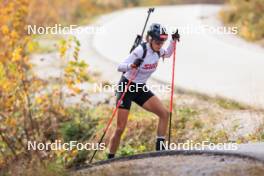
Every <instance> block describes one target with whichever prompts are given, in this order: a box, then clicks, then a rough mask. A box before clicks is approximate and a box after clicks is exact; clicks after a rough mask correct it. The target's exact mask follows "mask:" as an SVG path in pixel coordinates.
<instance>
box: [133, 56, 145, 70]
mask: <svg viewBox="0 0 264 176" xmlns="http://www.w3.org/2000/svg"><path fill="white" fill-rule="evenodd" d="M142 62H143V59H141V58H138V59H136V60H135V61H134V63H133V64H131V68H138V67H139V66H140V65H141V64H142Z"/></svg>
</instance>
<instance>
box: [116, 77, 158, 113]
mask: <svg viewBox="0 0 264 176" xmlns="http://www.w3.org/2000/svg"><path fill="white" fill-rule="evenodd" d="M127 83H128V79H127V78H126V77H124V76H122V77H121V79H120V81H119V83H118V86H117V90H116V98H117V99H116V105H117V104H118V101H119V99H120V98H121V96H122V94H123V92H124V91H125V87H126V85H127ZM152 96H154V94H153V93H152V91H151V90H149V89H148V88H147V86H146V84H144V83H134V82H131V83H130V85H129V87H128V90H127V92H126V93H125V96H124V98H123V100H122V101H121V104H120V106H119V108H122V109H128V110H129V109H130V107H131V104H132V101H134V102H135V103H137V104H138V105H139V106H143V104H144V103H145V102H146V101H148V100H149V99H150V98H151V97H152Z"/></svg>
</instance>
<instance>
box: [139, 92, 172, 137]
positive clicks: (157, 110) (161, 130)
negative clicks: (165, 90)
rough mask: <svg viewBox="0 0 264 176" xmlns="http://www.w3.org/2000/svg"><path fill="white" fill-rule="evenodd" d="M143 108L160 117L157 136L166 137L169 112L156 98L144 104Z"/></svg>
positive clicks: (153, 97)
mask: <svg viewBox="0 0 264 176" xmlns="http://www.w3.org/2000/svg"><path fill="white" fill-rule="evenodd" d="M143 108H144V109H146V110H148V111H150V112H153V113H154V114H156V115H157V116H158V117H159V124H158V131H157V136H165V135H166V131H167V126H168V119H169V111H168V110H166V108H165V107H164V106H163V104H162V103H161V101H160V100H159V99H158V97H156V96H152V97H151V98H150V99H149V100H148V101H146V102H145V103H144V104H143Z"/></svg>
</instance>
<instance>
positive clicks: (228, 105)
mask: <svg viewBox="0 0 264 176" xmlns="http://www.w3.org/2000/svg"><path fill="white" fill-rule="evenodd" d="M215 101H216V103H217V104H218V105H219V106H220V107H222V108H224V109H230V110H245V109H246V106H244V105H242V104H240V103H238V102H236V101H232V100H228V99H224V98H217V99H215Z"/></svg>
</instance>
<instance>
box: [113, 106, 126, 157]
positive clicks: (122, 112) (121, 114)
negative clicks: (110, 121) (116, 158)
mask: <svg viewBox="0 0 264 176" xmlns="http://www.w3.org/2000/svg"><path fill="white" fill-rule="evenodd" d="M128 114H129V110H127V109H122V108H119V109H118V113H117V125H116V130H115V133H114V135H113V136H112V138H111V141H110V147H109V152H110V153H111V154H115V153H116V151H117V149H118V146H119V143H120V138H121V136H122V134H123V132H124V130H125V128H126V124H127V118H128Z"/></svg>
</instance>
